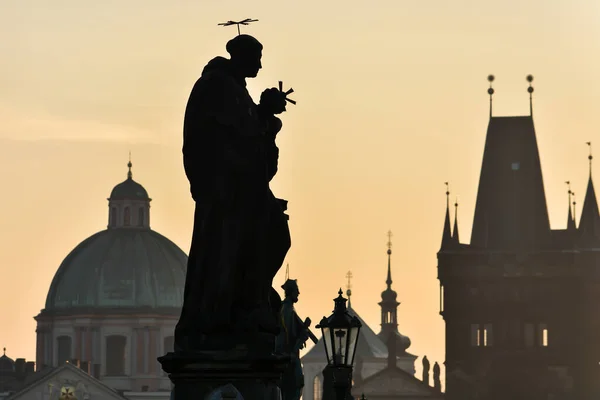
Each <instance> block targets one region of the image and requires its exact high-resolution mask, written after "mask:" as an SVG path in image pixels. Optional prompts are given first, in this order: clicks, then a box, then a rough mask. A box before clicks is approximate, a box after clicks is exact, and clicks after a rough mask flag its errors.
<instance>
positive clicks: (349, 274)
mask: <svg viewBox="0 0 600 400" xmlns="http://www.w3.org/2000/svg"><path fill="white" fill-rule="evenodd" d="M346 279H348V284H347V285H346V296H348V308H351V307H352V305H351V303H350V298H351V296H352V282H351V279H352V271H348V272H346Z"/></svg>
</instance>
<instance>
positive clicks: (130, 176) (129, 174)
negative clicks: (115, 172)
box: [127, 151, 133, 179]
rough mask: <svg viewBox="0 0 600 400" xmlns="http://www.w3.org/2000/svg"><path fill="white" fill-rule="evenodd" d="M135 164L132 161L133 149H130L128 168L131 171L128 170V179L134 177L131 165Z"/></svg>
mask: <svg viewBox="0 0 600 400" xmlns="http://www.w3.org/2000/svg"><path fill="white" fill-rule="evenodd" d="M132 166H133V164H132V163H131V151H129V162H128V163H127V168H129V171H128V172H127V179H133V174H132V173H131V167H132Z"/></svg>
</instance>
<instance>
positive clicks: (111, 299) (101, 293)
mask: <svg viewBox="0 0 600 400" xmlns="http://www.w3.org/2000/svg"><path fill="white" fill-rule="evenodd" d="M186 264H187V256H186V255H185V253H184V252H183V251H182V250H181V249H180V248H179V247H177V245H176V244H175V243H173V242H171V241H170V240H169V239H167V238H166V237H164V236H162V235H161V234H159V233H157V232H155V231H153V230H150V229H107V230H104V231H101V232H98V233H96V234H95V235H92V236H91V237H89V238H87V239H86V240H84V241H83V242H81V243H80V244H79V245H78V246H76V247H75V249H73V251H71V253H70V254H69V255H68V256H67V257H66V258H65V259H64V261H63V262H62V264H61V265H60V267H59V269H58V271H57V272H56V274H55V275H54V279H53V280H52V284H51V285H50V291H49V292H48V297H47V298H46V310H47V311H51V310H55V311H58V310H65V311H67V310H72V309H73V308H94V309H97V308H146V307H150V308H179V307H181V305H182V304H183V287H184V284H185V272H186Z"/></svg>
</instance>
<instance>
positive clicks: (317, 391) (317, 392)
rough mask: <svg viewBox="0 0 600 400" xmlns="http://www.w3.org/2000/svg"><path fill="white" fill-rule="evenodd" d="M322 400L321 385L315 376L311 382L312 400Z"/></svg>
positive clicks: (319, 379) (318, 378)
mask: <svg viewBox="0 0 600 400" xmlns="http://www.w3.org/2000/svg"><path fill="white" fill-rule="evenodd" d="M322 398H323V384H322V383H321V378H320V377H319V375H317V376H315V379H314V381H313V399H314V400H321V399H322Z"/></svg>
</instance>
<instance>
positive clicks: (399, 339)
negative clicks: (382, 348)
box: [378, 231, 410, 353]
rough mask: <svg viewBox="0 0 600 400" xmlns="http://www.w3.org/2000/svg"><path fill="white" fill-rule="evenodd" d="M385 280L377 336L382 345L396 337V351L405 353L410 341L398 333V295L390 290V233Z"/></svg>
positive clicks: (389, 232) (390, 236) (389, 234)
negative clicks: (379, 329)
mask: <svg viewBox="0 0 600 400" xmlns="http://www.w3.org/2000/svg"><path fill="white" fill-rule="evenodd" d="M387 248H388V249H387V256H388V263H387V264H388V265H387V279H386V280H385V284H386V289H385V290H384V291H383V292H382V293H381V302H380V303H379V306H380V307H381V332H379V334H378V336H379V337H380V338H381V339H382V340H383V342H384V343H386V344H387V343H389V340H390V336H391V335H394V336H395V337H396V344H397V346H396V350H397V351H398V352H399V353H402V352H404V351H406V349H407V348H408V347H409V346H410V339H409V338H408V337H407V336H404V335H402V334H401V333H400V332H399V331H398V306H399V305H400V303H399V302H398V300H397V298H398V294H397V293H396V292H395V291H394V290H393V289H392V232H391V231H388V242H387Z"/></svg>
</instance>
